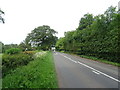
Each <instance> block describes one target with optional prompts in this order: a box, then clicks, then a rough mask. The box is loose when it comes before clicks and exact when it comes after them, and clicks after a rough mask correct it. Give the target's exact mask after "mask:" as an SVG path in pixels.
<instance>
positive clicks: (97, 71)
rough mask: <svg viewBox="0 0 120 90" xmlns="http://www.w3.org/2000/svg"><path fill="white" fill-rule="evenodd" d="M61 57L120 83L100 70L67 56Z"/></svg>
mask: <svg viewBox="0 0 120 90" xmlns="http://www.w3.org/2000/svg"><path fill="white" fill-rule="evenodd" d="M59 54H60V53H59ZM60 55H62V56H63V57H65V58H67V59H69V60H70V61H72V62H74V63H78V64H81V65H83V66H85V67H87V68H89V69H92V70H93V72H94V73H96V74H102V75H104V76H106V77H108V78H110V79H112V80H114V81H117V82H120V80H118V79H116V78H114V77H112V76H110V75H107V74H105V73H103V72H101V71H99V70H97V69H94V68H92V67H90V66H88V65H86V64H84V63H81V62H79V61H75V60H72V59H71V58H69V57H67V56H65V55H63V54H60Z"/></svg>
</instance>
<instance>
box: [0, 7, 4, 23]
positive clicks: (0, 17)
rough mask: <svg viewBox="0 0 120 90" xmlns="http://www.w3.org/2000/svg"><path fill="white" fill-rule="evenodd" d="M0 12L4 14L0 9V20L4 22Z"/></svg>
mask: <svg viewBox="0 0 120 90" xmlns="http://www.w3.org/2000/svg"><path fill="white" fill-rule="evenodd" d="M2 14H5V13H4V12H3V11H2V10H1V9H0V22H3V23H5V21H4V18H3V17H2Z"/></svg>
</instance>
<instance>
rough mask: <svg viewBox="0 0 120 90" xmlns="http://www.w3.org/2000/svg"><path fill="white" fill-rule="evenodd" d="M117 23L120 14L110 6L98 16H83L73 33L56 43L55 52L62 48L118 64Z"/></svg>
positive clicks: (119, 19)
mask: <svg viewBox="0 0 120 90" xmlns="http://www.w3.org/2000/svg"><path fill="white" fill-rule="evenodd" d="M119 23H120V14H119V13H118V12H117V11H116V8H115V7H112V6H111V7H109V8H108V9H107V10H106V11H105V13H104V14H101V15H98V16H94V17H93V16H92V15H91V14H85V15H84V17H83V18H81V20H80V23H79V26H78V28H77V29H76V30H75V31H69V32H66V34H65V37H64V39H59V40H58V41H57V44H56V47H57V50H61V47H62V50H64V51H67V52H72V53H76V54H79V55H88V56H94V57H97V58H101V59H106V60H108V61H112V62H119V59H120V56H119V54H120V51H119V47H120V46H119V45H120V44H119V43H120V31H119V30H120V24H119ZM60 42H64V44H61V43H60Z"/></svg>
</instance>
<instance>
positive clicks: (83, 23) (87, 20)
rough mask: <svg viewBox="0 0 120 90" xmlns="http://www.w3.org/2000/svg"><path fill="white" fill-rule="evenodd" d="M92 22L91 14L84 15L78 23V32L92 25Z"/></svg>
mask: <svg viewBox="0 0 120 90" xmlns="http://www.w3.org/2000/svg"><path fill="white" fill-rule="evenodd" d="M93 21H94V19H93V15H92V14H85V15H84V17H82V18H81V20H80V22H79V26H78V30H83V29H85V28H87V27H89V26H90V25H91V24H92V23H93Z"/></svg>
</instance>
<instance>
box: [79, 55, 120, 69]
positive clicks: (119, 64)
mask: <svg viewBox="0 0 120 90" xmlns="http://www.w3.org/2000/svg"><path fill="white" fill-rule="evenodd" d="M80 57H83V58H87V59H92V60H95V61H100V62H103V63H106V64H111V65H114V66H119V67H120V63H116V62H111V61H108V60H104V59H99V58H97V57H92V56H86V55H80Z"/></svg>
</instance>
